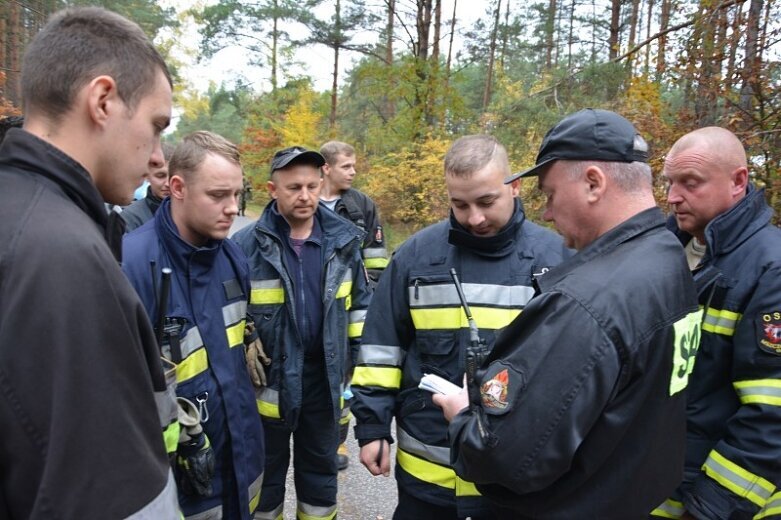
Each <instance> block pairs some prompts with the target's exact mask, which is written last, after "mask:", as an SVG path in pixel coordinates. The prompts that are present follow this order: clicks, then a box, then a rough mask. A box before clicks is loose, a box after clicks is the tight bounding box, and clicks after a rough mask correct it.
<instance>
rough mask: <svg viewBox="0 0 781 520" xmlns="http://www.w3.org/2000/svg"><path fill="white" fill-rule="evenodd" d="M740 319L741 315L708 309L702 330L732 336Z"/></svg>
mask: <svg viewBox="0 0 781 520" xmlns="http://www.w3.org/2000/svg"><path fill="white" fill-rule="evenodd" d="M741 317H742V315H741V314H739V313H737V312H732V311H727V310H720V309H713V308H710V309H708V312H707V313H706V314H705V319H704V320H703V322H702V330H705V331H708V332H713V333H714V334H722V335H724V336H732V335H734V334H735V326H736V325H737V323H738V321H740V318H741Z"/></svg>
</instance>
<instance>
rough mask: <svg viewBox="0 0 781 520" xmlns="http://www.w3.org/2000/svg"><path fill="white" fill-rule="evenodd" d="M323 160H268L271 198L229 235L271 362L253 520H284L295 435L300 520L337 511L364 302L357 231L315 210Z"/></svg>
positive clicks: (297, 151)
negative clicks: (339, 456)
mask: <svg viewBox="0 0 781 520" xmlns="http://www.w3.org/2000/svg"><path fill="white" fill-rule="evenodd" d="M323 162H324V161H323V157H322V156H321V155H320V154H319V153H317V152H314V151H310V150H306V149H303V148H300V147H292V148H285V149H284V150H280V151H278V152H277V153H276V154H275V155H274V159H273V160H272V163H271V179H270V180H269V182H268V188H269V191H270V192H271V197H272V199H273V200H272V201H271V203H270V204H269V205H268V206H267V207H266V209H265V210H264V211H263V214H262V215H261V216H260V219H259V220H258V222H257V223H256V224H255V225H254V226H247V227H245V228H244V229H242V230H241V231H239V232H238V233H236V235H234V237H233V239H234V240H235V241H236V242H237V243H238V244H239V245H240V246H241V248H242V249H243V250H244V252H245V253H246V254H247V256H248V257H249V263H250V278H251V284H252V291H251V296H250V313H251V314H252V315H253V317H254V319H255V327H256V328H257V332H258V334H259V335H260V339H261V341H262V342H263V345H264V346H265V352H266V354H267V356H268V358H270V365H269V366H268V367H267V368H266V374H267V379H266V380H265V381H262V384H261V385H260V388H259V390H258V409H259V410H260V413H261V416H262V418H263V426H264V431H265V434H266V474H265V477H264V480H263V493H262V495H261V500H260V507H259V508H258V512H256V513H255V518H256V519H258V520H260V519H264V520H276V519H278V518H282V509H283V506H284V504H285V477H286V475H287V469H288V465H289V463H290V437H291V435H292V436H293V450H294V454H295V456H294V464H295V486H296V498H297V499H298V505H297V508H296V512H297V515H298V517H299V518H307V519H310V520H329V519H332V518H334V517H335V515H336V484H337V466H336V448H337V445H338V440H339V435H338V425H339V416H340V411H341V408H342V399H343V397H342V396H343V392H344V380H345V373H346V370H347V367H348V366H350V362H351V360H352V358H353V356H354V353H355V351H356V350H357V347H358V344H359V343H360V340H361V330H362V328H363V320H364V317H365V314H366V307H367V305H368V303H369V302H368V300H369V291H368V286H367V279H366V274H365V271H364V267H363V263H362V262H361V250H360V248H361V242H362V240H363V232H362V231H361V230H360V229H358V228H357V227H356V226H354V225H353V224H352V223H350V222H349V221H348V220H345V219H343V218H342V217H340V216H338V215H336V214H335V213H334V212H332V211H329V210H327V209H323V208H320V207H319V205H318V195H319V193H320V187H321V182H322V181H321V178H320V170H319V168H320V167H321V166H322V165H323Z"/></svg>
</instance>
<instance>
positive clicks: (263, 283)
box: [250, 278, 282, 289]
mask: <svg viewBox="0 0 781 520" xmlns="http://www.w3.org/2000/svg"><path fill="white" fill-rule="evenodd" d="M250 287H251V288H252V289H281V288H282V280H281V279H279V278H277V279H275V280H252V281H251V282H250Z"/></svg>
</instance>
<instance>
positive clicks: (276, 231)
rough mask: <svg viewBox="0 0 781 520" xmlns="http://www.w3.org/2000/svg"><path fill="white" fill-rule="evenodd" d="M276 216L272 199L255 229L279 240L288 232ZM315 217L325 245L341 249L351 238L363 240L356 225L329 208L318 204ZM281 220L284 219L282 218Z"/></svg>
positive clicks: (276, 211)
mask: <svg viewBox="0 0 781 520" xmlns="http://www.w3.org/2000/svg"><path fill="white" fill-rule="evenodd" d="M278 216H279V217H280V219H281V215H280V214H279V211H278V210H277V201H276V200H272V201H271V202H269V204H268V205H267V206H266V208H265V209H264V210H263V214H262V215H261V216H260V219H258V223H257V224H256V225H255V230H256V231H263V232H265V233H268V234H271V235H272V236H274V237H276V238H277V240H280V241H281V240H282V237H283V236H286V235H288V234H289V227H288V228H287V229H283V228H282V227H281V226H280V225H279V220H278V219H277V217H278ZM315 218H316V219H317V221H318V223H319V224H320V229H321V230H322V235H323V236H322V238H323V243H324V244H326V246H330V247H333V248H335V249H342V248H344V247H345V246H346V245H347V244H349V243H350V242H352V241H353V240H357V241H358V243H359V244H360V243H361V241H362V240H363V236H364V232H363V231H362V230H361V229H360V228H359V227H358V226H356V225H355V224H353V223H352V222H350V221H349V220H347V219H345V218H343V217H340V216H339V215H337V214H336V213H334V212H333V211H331V210H328V209H326V210H324V209H323V208H322V207H320V205H319V204H318V206H317V211H315ZM282 220H283V221H284V219H282Z"/></svg>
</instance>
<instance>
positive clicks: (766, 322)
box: [758, 311, 781, 355]
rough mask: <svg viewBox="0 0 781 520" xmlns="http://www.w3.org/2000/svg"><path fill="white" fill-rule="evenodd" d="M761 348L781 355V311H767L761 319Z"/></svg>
mask: <svg viewBox="0 0 781 520" xmlns="http://www.w3.org/2000/svg"><path fill="white" fill-rule="evenodd" d="M758 333H759V334H758V335H759V348H761V349H762V350H764V351H765V352H769V353H771V354H775V355H781V311H775V312H767V313H764V314H762V315H760V319H759V331H758Z"/></svg>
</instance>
